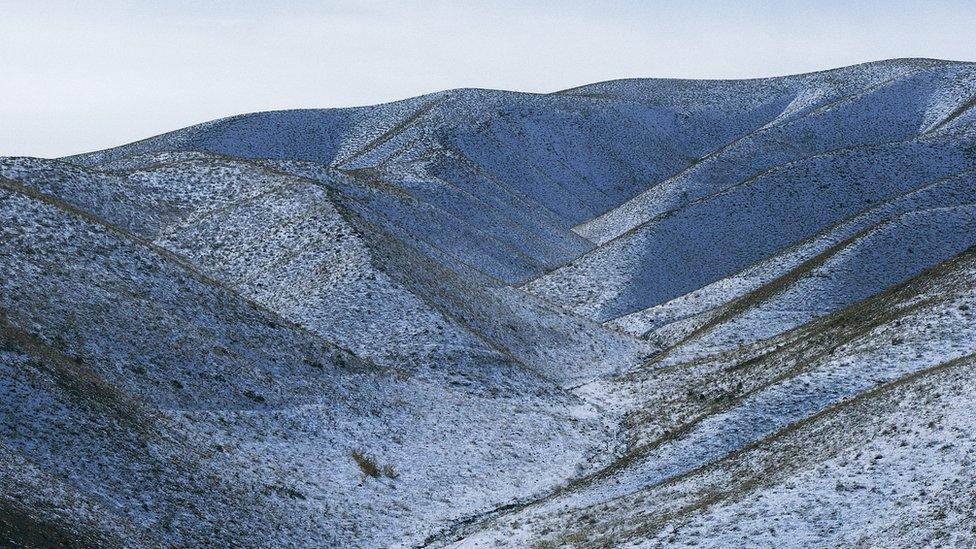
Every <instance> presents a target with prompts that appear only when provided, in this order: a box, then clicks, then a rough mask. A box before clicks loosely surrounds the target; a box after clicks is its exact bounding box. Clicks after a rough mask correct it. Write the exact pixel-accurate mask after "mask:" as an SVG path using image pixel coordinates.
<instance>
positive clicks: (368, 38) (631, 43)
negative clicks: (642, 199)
mask: <svg viewBox="0 0 976 549" xmlns="http://www.w3.org/2000/svg"><path fill="white" fill-rule="evenodd" d="M974 29H976V2H974V1H972V0H967V1H957V0H952V1H928V2H922V1H908V0H895V1H888V2H882V1H875V0H868V1H839V0H827V1H814V2H809V1H808V2H793V1H780V2H772V1H760V0H755V1H743V2H731V1H726V2H714V1H694V0H685V1H674V2H664V1H646V2H638V1H619V2H598V1H589V2H584V1H572V0H571V1H565V2H543V1H533V0H523V1H514V0H513V1H504V2H465V1H460V0H455V1H440V0H425V1H422V2H409V1H405V2H387V1H375V2H351V1H337V2H309V1H294V2H256V1H254V2H231V1H211V2H206V1H196V2H191V1H186V0H176V1H168V2H164V1H153V2H150V1H144V2H141V1H137V0H130V1H125V2H123V1H102V2H99V1H84V2H83V1H76V2H75V1H66V0H62V1H45V0H33V1H26V0H13V1H4V0H0V74H2V75H3V77H4V78H3V81H4V84H3V86H0V155H34V156H60V155H66V154H72V153H78V152H83V151H88V150H95V149H100V148H105V147H109V146H113V145H119V144H123V143H126V142H129V141H133V140H136V139H140V138H143V137H148V136H150V135H154V134H157V133H160V132H163V131H167V130H172V129H176V128H180V127H183V126H187V125H190V124H193V123H196V122H202V121H205V120H209V119H213V118H217V117H220V116H226V115H230V114H237V113H242V112H250V111H256V110H268V109H282V108H294V107H333V106H348V105H361V104H371V103H377V102H382V101H389V100H393V99H399V98H403V97H408V96H412V95H418V94H421V93H426V92H430V91H436V90H441V89H445V88H454V87H467V86H476V87H490V88H504V89H517V90H524V91H538V92H544V91H553V90H557V89H562V88H567V87H571V86H574V85H578V84H582V83H587V82H594V81H599V80H607V79H611V78H623V77H640V76H657V77H689V78H736V77H754V76H768V75H777V74H786V73H796V72H806V71H811V70H817V69H823V68H831V67H837V66H843V65H849V64H854V63H858V62H863V61H870V60H877V59H885V58H892V57H936V58H943V59H957V60H976V30H974Z"/></svg>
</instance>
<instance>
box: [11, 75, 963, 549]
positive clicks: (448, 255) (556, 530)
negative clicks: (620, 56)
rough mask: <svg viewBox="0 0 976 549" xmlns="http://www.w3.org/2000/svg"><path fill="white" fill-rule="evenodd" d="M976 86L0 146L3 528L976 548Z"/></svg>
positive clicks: (708, 84)
mask: <svg viewBox="0 0 976 549" xmlns="http://www.w3.org/2000/svg"><path fill="white" fill-rule="evenodd" d="M974 98H976V64H972V63H960V62H947V61H937V60H924V59H908V60H892V61H883V62H877V63H868V64H864V65H857V66H853V67H847V68H842V69H837V70H833V71H824V72H820V73H813V74H806V75H794V76H786V77H777V78H764V79H755V80H741V81H687V80H657V79H635V80H621V81H613V82H603V83H597V84H592V85H588V86H583V87H580V88H574V89H570V90H564V91H561V92H556V93H552V94H525V93H516V92H504V91H493V90H475V89H462V90H449V91H445V92H439V93H435V94H431V95H427V96H423V97H418V98H413V99H408V100H404V101H399V102H395V103H390V104H386V105H378V106H373V107H360V108H351V109H329V110H295V111H280V112H266V113H255V114H247V115H241V116H236V117H231V118H227V119H222V120H217V121H213V122H208V123H205V124H201V125H198V126H193V127H190V128H186V129H183V130H178V131H175V132H171V133H168V134H164V135H161V136H157V137H152V138H149V139H146V140H143V141H140V142H137V143H133V144H130V145H125V146H122V147H118V148H115V149H109V150H106V151H99V152H94V153H90V154H85V155H79V156H75V157H69V158H64V159H56V160H55V159H37V158H0V273H2V274H3V276H2V277H0V370H2V372H0V397H2V398H0V408H2V413H0V457H2V459H0V479H2V482H0V544H14V545H16V544H20V545H28V546H30V545H43V544H48V545H57V544H68V543H74V544H76V545H80V546H137V547H138V546H187V545H200V544H224V545H247V546H353V547H383V546H417V545H425V544H429V545H445V544H450V543H452V542H455V541H459V542H460V544H461V545H476V546H481V545H485V546H490V545H493V544H496V543H497V544H502V545H506V544H507V545H514V546H523V545H528V544H532V543H537V544H540V545H543V546H544V545H546V544H551V545H555V546H563V545H578V546H602V545H623V544H632V545H649V546H660V545H668V544H690V543H705V544H710V545H714V546H728V545H738V544H744V543H749V542H757V540H758V542H760V543H769V544H775V545H781V544H788V543H813V544H817V543H820V544H825V545H852V544H856V543H862V544H866V545H874V546H885V545H889V544H891V543H895V544H902V545H906V544H907V545H912V544H918V543H931V544H935V543H942V542H944V541H947V540H948V541H953V542H958V543H961V544H963V545H965V544H967V543H971V542H972V540H973V536H972V534H971V529H967V528H969V527H968V526H967V524H968V523H967V517H968V516H971V513H969V512H968V510H969V509H970V507H967V505H968V504H967V500H966V496H967V495H971V494H973V493H974V489H976V487H974V486H972V482H971V477H972V475H971V474H970V473H971V471H970V470H969V469H970V468H969V465H968V463H969V460H970V459H971V454H972V441H973V440H974V437H976V430H974V425H973V424H972V422H971V421H969V420H968V419H967V418H968V417H969V416H968V415H967V413H966V410H967V409H968V408H967V406H968V407H971V404H972V402H973V399H972V396H973V393H972V389H973V379H974V378H973V377H972V368H971V366H972V356H973V353H976V348H974V342H976V332H974V330H976V325H974V321H973V316H972V311H971V307H972V306H973V305H976V304H974V303H972V299H971V297H972V295H973V291H974V284H976V255H974V254H973V252H972V249H973V246H974V245H976V107H974V105H976V103H974ZM879 454H880V455H882V458H877V459H876V458H874V457H873V456H876V455H879ZM889 455H890V456H892V457H895V456H897V457H898V459H897V460H896V459H892V460H888V459H887V457H886V456H889ZM865 456H871V457H870V459H868V458H867V457H865ZM913 468H914V470H913ZM920 491H924V494H920V493H919V492H920ZM805 494H813V496H812V497H814V498H815V501H819V502H820V505H819V506H818V507H817V508H816V509H813V508H811V507H810V505H809V504H808V502H809V501H810V500H808V499H805V498H804V495H805ZM930 496H931V497H930ZM899 502H901V503H899ZM906 502H908V503H906ZM878 517H881V518H878ZM769 521H773V522H778V523H780V526H776V527H774V528H772V529H770V528H769V527H768V524H769ZM788 532H799V534H795V535H796V536H798V537H795V538H785V537H784V536H787V535H789V534H788Z"/></svg>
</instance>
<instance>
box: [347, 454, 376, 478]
mask: <svg viewBox="0 0 976 549" xmlns="http://www.w3.org/2000/svg"><path fill="white" fill-rule="evenodd" d="M352 459H354V460H356V465H359V468H360V469H361V470H362V471H363V474H364V475H367V476H370V477H373V478H379V476H380V468H379V466H378V465H377V464H376V461H375V460H373V458H371V457H369V456H367V455H366V454H365V453H364V452H361V451H359V450H353V451H352Z"/></svg>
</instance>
